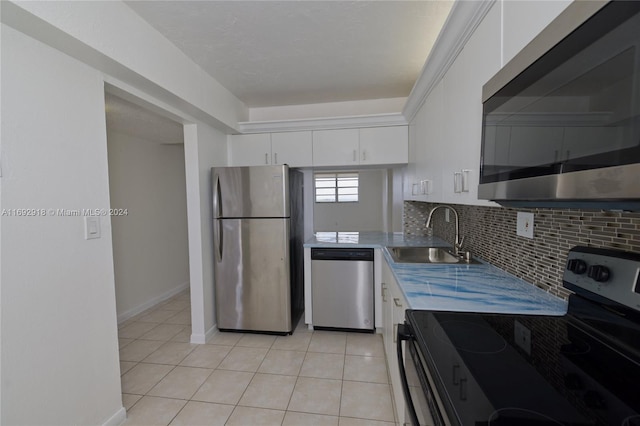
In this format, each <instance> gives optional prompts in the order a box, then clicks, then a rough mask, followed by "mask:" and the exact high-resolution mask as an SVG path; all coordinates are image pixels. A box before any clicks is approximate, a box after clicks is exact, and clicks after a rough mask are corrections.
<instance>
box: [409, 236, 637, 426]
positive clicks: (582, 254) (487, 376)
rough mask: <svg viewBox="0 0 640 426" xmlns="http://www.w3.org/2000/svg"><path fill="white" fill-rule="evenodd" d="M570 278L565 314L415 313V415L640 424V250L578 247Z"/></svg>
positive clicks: (429, 420)
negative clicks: (623, 250)
mask: <svg viewBox="0 0 640 426" xmlns="http://www.w3.org/2000/svg"><path fill="white" fill-rule="evenodd" d="M563 285H564V286H565V287H567V288H569V289H570V290H572V291H574V292H575V294H572V295H571V296H570V297H569V304H568V310H567V314H566V315H564V316H535V315H518V314H514V315H511V314H487V313H462V312H443V311H424V310H407V312H406V323H405V325H404V327H402V326H401V327H399V331H398V335H399V336H398V337H399V338H398V342H401V341H403V340H404V341H406V342H407V344H406V347H405V350H404V352H403V351H402V346H401V344H400V343H399V344H398V357H399V362H400V364H401V374H402V375H403V377H402V379H403V384H404V391H405V399H406V400H407V411H408V413H407V414H408V417H407V418H408V419H411V422H412V423H413V424H415V425H417V424H421V425H432V424H433V425H465V426H466V425H473V426H485V425H486V426H489V425H492V426H495V425H513V426H516V425H522V426H528V425H531V426H533V425H576V426H578V425H621V426H627V425H628V426H640V254H636V253H630V252H622V251H616V250H609V249H595V248H588V247H575V248H573V249H571V250H570V252H569V254H568V260H567V265H566V268H565V271H564V275H563ZM403 361H404V362H403ZM403 367H404V368H403ZM404 370H406V374H404V373H405V372H404Z"/></svg>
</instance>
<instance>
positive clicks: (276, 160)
mask: <svg viewBox="0 0 640 426" xmlns="http://www.w3.org/2000/svg"><path fill="white" fill-rule="evenodd" d="M273 155H274V157H275V159H274V164H278V153H277V152H276V153H275V154H273Z"/></svg>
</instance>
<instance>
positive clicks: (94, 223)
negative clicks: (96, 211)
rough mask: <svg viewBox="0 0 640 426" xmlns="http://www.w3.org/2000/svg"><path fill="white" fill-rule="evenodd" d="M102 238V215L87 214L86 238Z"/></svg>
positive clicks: (85, 223) (85, 219)
mask: <svg viewBox="0 0 640 426" xmlns="http://www.w3.org/2000/svg"><path fill="white" fill-rule="evenodd" d="M95 238H100V217H99V216H85V217H84V239H85V240H93V239H95Z"/></svg>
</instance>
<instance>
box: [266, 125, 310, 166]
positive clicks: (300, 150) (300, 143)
mask: <svg viewBox="0 0 640 426" xmlns="http://www.w3.org/2000/svg"><path fill="white" fill-rule="evenodd" d="M271 159H272V162H273V164H288V165H289V166H291V167H308V166H312V165H313V162H312V148H311V132H310V131H309V132H285V133H271Z"/></svg>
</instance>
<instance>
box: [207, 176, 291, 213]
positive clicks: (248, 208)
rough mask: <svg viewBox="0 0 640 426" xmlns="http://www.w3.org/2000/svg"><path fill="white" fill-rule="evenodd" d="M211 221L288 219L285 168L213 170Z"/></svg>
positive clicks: (287, 179)
mask: <svg viewBox="0 0 640 426" xmlns="http://www.w3.org/2000/svg"><path fill="white" fill-rule="evenodd" d="M212 179H213V182H212V183H213V214H214V218H219V217H223V218H244V217H289V168H288V167H287V166H256V167H214V168H213V169H212Z"/></svg>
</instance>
